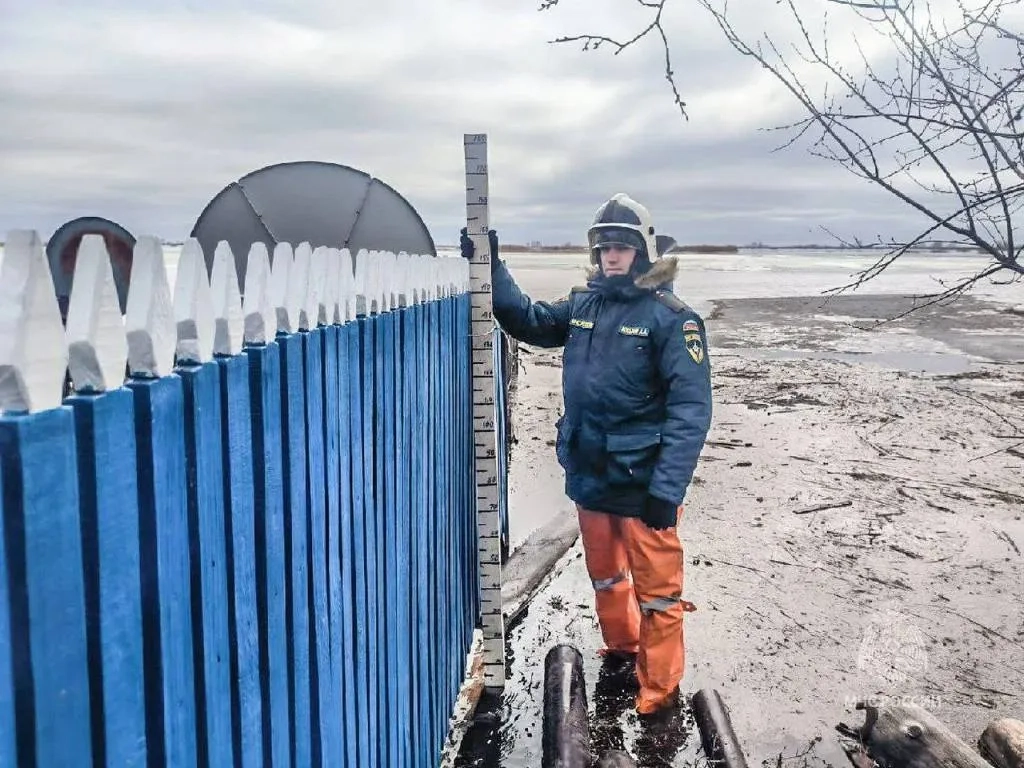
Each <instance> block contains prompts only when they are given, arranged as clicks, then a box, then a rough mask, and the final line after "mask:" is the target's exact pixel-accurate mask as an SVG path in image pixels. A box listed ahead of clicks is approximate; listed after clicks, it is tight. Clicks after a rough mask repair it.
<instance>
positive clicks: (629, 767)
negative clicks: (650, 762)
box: [597, 749, 636, 768]
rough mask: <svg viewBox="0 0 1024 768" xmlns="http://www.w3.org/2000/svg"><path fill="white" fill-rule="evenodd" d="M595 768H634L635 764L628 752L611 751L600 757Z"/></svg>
mask: <svg viewBox="0 0 1024 768" xmlns="http://www.w3.org/2000/svg"><path fill="white" fill-rule="evenodd" d="M597 768H636V763H635V762H633V758H632V757H630V756H629V753H628V752H623V751H622V750H621V749H613V750H610V751H608V752H605V753H604V754H603V755H601V759H600V760H598V761H597Z"/></svg>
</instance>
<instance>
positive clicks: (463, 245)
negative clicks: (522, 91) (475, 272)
mask: <svg viewBox="0 0 1024 768" xmlns="http://www.w3.org/2000/svg"><path fill="white" fill-rule="evenodd" d="M487 242H488V243H489V244H490V247H491V272H492V273H493V272H494V267H495V266H496V265H497V263H498V233H497V232H495V231H494V230H493V229H491V230H488V232H487ZM459 250H460V251H461V252H462V258H464V259H472V258H473V254H475V253H476V246H475V245H473V241H472V240H470V238H469V233H468V232H467V231H466V227H463V228H462V229H461V230H459Z"/></svg>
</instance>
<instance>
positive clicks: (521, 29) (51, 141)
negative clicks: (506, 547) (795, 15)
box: [0, 0, 913, 243]
mask: <svg viewBox="0 0 1024 768" xmlns="http://www.w3.org/2000/svg"><path fill="white" fill-rule="evenodd" d="M4 1H6V2H10V3H15V2H16V3H18V5H17V6H13V5H12V10H5V11H4V26H3V28H2V29H0V125H2V126H3V130H2V131H0V169H2V173H0V231H6V230H8V229H11V228H15V227H34V228H37V229H39V230H40V231H41V232H42V234H43V235H44V236H47V235H49V234H50V233H51V232H52V231H53V229H54V228H55V227H56V226H58V225H59V224H60V223H62V222H63V221H65V220H67V219H69V218H72V217H74V216H78V215H83V214H88V213H93V214H98V215H104V216H108V217H110V218H113V219H115V220H118V221H120V222H121V223H123V224H124V225H125V226H127V227H128V228H129V229H131V230H133V231H134V232H136V233H138V234H141V233H144V232H149V233H156V234H160V235H162V236H165V237H168V238H181V237H184V236H185V235H187V233H188V231H189V230H190V229H191V226H192V224H193V223H194V221H195V218H196V217H197V216H198V215H199V212H200V211H201V210H202V208H203V206H204V205H205V204H206V202H207V201H208V200H209V199H210V198H212V197H213V196H214V195H215V194H216V193H217V192H218V191H219V190H220V189H221V188H222V187H223V186H224V185H226V184H228V183H230V182H231V181H233V180H235V179H237V178H238V177H240V176H242V175H244V174H245V173H247V172H249V171H251V170H254V169H256V168H259V167H261V166H264V165H267V164H271V163H276V162H283V161H290V160H305V159H316V160H327V161H332V162H339V163H343V164H347V165H352V166H354V167H357V168H360V169H362V170H365V171H367V172H369V173H371V174H374V175H376V176H378V177H380V178H382V179H383V180H385V181H387V182H388V183H389V184H391V185H392V186H394V187H395V188H396V189H398V190H399V191H400V192H401V193H402V194H404V195H405V196H406V197H407V198H408V199H409V200H410V201H411V202H412V203H413V205H414V206H415V207H416V208H417V209H418V210H419V211H420V213H421V214H422V216H423V218H424V219H425V221H426V222H427V224H428V226H429V227H430V228H431V230H432V232H433V235H434V237H435V239H436V240H437V241H438V242H442V243H451V242H454V241H455V240H456V239H457V233H458V229H459V227H460V226H462V225H463V224H464V216H465V212H464V202H465V201H464V192H463V188H464V184H463V181H464V180H463V156H462V134H463V133H465V132H477V131H485V132H487V133H488V134H489V139H490V169H491V179H490V180H491V202H492V224H493V225H494V226H496V227H497V228H498V229H499V230H500V231H501V232H502V237H503V239H504V240H506V241H508V242H511V241H525V240H531V239H540V240H543V241H545V242H563V241H567V240H571V241H574V242H582V240H583V234H584V232H585V230H586V225H587V222H588V221H589V219H590V217H591V215H592V214H593V211H594V210H595V209H596V208H597V206H598V205H599V204H600V202H601V201H602V200H603V199H605V198H606V197H608V196H609V195H611V194H613V193H614V192H617V191H626V192H629V193H630V194H632V195H633V196H634V197H636V198H637V199H639V200H641V201H642V202H644V203H645V204H646V205H647V206H648V207H649V208H650V209H651V211H652V214H653V215H654V216H655V217H656V220H657V222H658V224H659V227H660V228H661V229H662V230H663V231H667V232H672V233H674V234H676V235H677V236H678V237H679V238H680V240H683V241H687V242H694V241H702V242H740V243H744V242H749V241H751V240H755V239H760V240H764V241H768V242H773V241H774V242H778V241H790V242H792V241H809V240H819V241H820V240H822V239H824V238H823V235H822V233H821V231H820V229H819V227H820V226H821V225H825V226H828V227H830V228H833V229H836V230H839V231H841V232H842V234H844V235H851V236H852V235H860V236H865V237H872V236H874V235H876V234H885V235H888V234H890V233H894V232H896V231H899V232H905V231H908V228H909V227H911V226H912V225H913V219H912V218H911V216H910V214H909V213H907V212H906V211H905V210H903V209H900V208H898V207H896V206H895V204H894V202H893V201H891V200H890V199H889V198H887V197H885V196H884V195H883V194H882V193H880V192H878V191H876V190H872V189H871V188H869V187H867V186H865V185H864V184H863V183H862V182H859V181H857V180H855V179H852V178H851V177H850V176H849V175H848V174H846V173H845V172H843V171H841V170H839V169H837V168H835V167H833V166H830V165H829V164H827V163H825V162H822V161H820V160H817V159H814V158H811V157H809V156H808V155H807V154H806V153H805V152H804V151H803V150H801V149H792V150H789V151H786V152H783V153H778V154H773V153H771V152H770V150H771V148H772V147H773V146H775V145H776V144H777V143H778V142H779V140H780V137H779V136H777V135H766V134H765V133H763V132H761V131H759V128H763V127H767V126H771V125H775V124H778V123H780V122H784V121H785V120H787V119H791V118H793V117H795V116H797V115H798V114H799V113H798V112H797V111H796V110H795V109H794V107H793V103H792V101H791V99H789V98H788V97H787V96H786V95H785V94H784V93H783V92H781V90H780V89H779V88H778V87H777V86H776V85H775V84H774V83H772V82H771V81H770V80H769V79H767V77H766V75H765V73H763V72H762V71H760V70H759V69H758V68H757V67H756V66H754V65H753V64H752V63H751V62H750V61H748V60H743V59H742V58H741V57H739V56H738V55H736V54H735V53H734V52H732V51H731V49H729V48H728V47H727V46H726V45H725V43H724V41H723V40H722V38H721V34H720V33H719V32H718V31H717V28H716V27H714V25H713V23H712V22H711V20H710V19H708V18H707V17H706V16H704V15H702V14H701V12H700V11H699V9H697V7H696V6H694V5H693V4H692V3H690V4H688V3H683V2H677V3H676V4H675V5H674V6H673V10H672V11H671V13H670V14H669V15H667V16H666V24H667V25H668V27H669V30H670V33H671V34H672V39H673V41H674V49H673V52H674V56H675V60H674V65H675V70H676V72H677V75H678V79H679V83H680V85H681V87H682V88H683V90H684V96H685V97H686V98H687V101H688V102H689V104H690V113H691V120H690V121H689V122H684V121H683V120H682V119H681V118H680V116H679V114H678V111H677V110H676V109H675V107H674V106H673V105H672V103H671V96H670V92H669V90H668V86H667V84H666V82H665V80H664V77H663V66H664V64H663V61H662V58H661V57H662V52H661V50H660V48H659V47H658V46H657V45H656V44H655V43H654V41H653V40H652V41H651V44H644V45H641V46H638V47H636V48H633V49H629V50H627V51H625V52H623V53H622V54H621V55H618V56H614V55H612V53H611V51H609V50H598V51H594V52H586V53H583V52H580V51H579V47H578V46H572V45H557V46H555V45H549V44H548V42H547V41H548V40H550V39H552V38H555V37H557V36H559V35H566V34H575V33H579V32H593V33H599V34H608V35H613V36H617V37H628V36H629V35H630V34H631V33H632V32H633V30H634V29H636V28H638V25H642V24H643V22H644V16H643V15H642V10H643V9H642V8H640V6H639V4H637V5H635V6H634V5H633V4H623V3H621V2H615V0H586V2H583V0H563V1H562V4H560V5H559V6H558V7H557V8H555V9H553V10H551V11H547V12H544V13H538V12H537V11H536V2H535V0H489V2H487V3H479V2H473V1H471V0H432V1H431V2H429V3H427V2H424V3H409V2H407V1H405V0H403V1H400V0H372V2H371V1H370V0H365V1H364V2H359V3H345V4H341V3H330V2H326V0H325V1H323V2H320V1H314V2H304V3H302V4H295V5H294V7H289V6H290V5H291V4H289V3H285V2H284V1H283V0H280V1H278V0H258V2H253V1H252V0H246V2H242V1H241V0H212V1H208V2H203V3H199V2H193V3H191V4H188V3H184V4H175V5H174V8H165V7H164V5H165V4H157V3H140V2H138V0H133V2H127V0H123V1H122V2H114V1H113V0H106V1H105V2H94V3H90V4H89V5H88V6H83V5H82V4H80V3H72V2H53V1H52V0H50V1H47V0H39V1H38V2H36V3H33V4H31V5H30V4H28V3H25V4H21V3H20V0H0V2H4ZM808 1H810V0H808ZM734 5H737V6H739V5H742V4H741V3H738V2H734ZM772 5H774V4H772ZM746 6H747V7H748V8H751V9H757V10H754V11H753V12H752V16H751V18H752V19H753V22H755V23H756V24H758V25H760V27H761V28H768V29H776V27H778V25H779V24H781V21H780V17H779V16H778V14H777V11H776V10H771V9H768V8H766V7H765V4H764V3H763V0H761V2H758V1H757V0H748V2H747V3H746ZM624 9H625V10H624ZM626 14H632V15H626ZM779 28H781V27H779Z"/></svg>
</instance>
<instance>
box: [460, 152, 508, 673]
mask: <svg viewBox="0 0 1024 768" xmlns="http://www.w3.org/2000/svg"><path fill="white" fill-rule="evenodd" d="M463 140H464V152H465V163H466V168H465V170H466V231H467V233H468V234H469V235H470V238H471V239H472V240H473V244H474V246H475V250H476V253H475V255H474V257H473V258H472V259H470V260H469V261H470V264H469V273H470V274H469V277H470V284H469V294H470V301H471V304H470V306H471V312H470V329H471V334H472V350H473V352H472V357H471V363H472V368H471V376H472V379H471V385H472V389H473V431H474V462H475V465H476V466H475V475H476V494H475V496H476V508H477V526H476V529H477V553H478V562H479V568H480V573H479V580H480V584H481V606H480V609H481V614H482V621H481V624H482V628H483V634H484V637H483V647H484V653H483V657H484V658H483V661H484V684H485V685H487V686H497V687H504V683H505V664H504V659H505V641H504V622H503V617H502V613H501V545H500V539H501V520H500V517H499V503H498V502H499V498H498V493H499V488H498V460H497V451H496V444H497V435H496V433H495V418H496V416H495V408H494V402H495V389H496V382H495V380H494V369H495V364H494V350H493V347H494V344H493V342H492V340H491V335H492V334H493V333H494V327H495V326H494V312H493V309H492V299H491V296H492V286H491V271H490V270H491V266H490V261H491V258H492V254H491V253H490V242H489V238H488V232H489V230H490V226H489V225H490V211H489V209H488V203H489V200H490V189H489V184H488V163H487V134H484V133H467V134H465V135H464V136H463ZM494 256H496V254H494Z"/></svg>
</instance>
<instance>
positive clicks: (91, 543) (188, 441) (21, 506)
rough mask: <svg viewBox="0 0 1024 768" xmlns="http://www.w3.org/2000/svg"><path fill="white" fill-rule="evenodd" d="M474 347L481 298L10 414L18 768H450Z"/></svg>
mask: <svg viewBox="0 0 1024 768" xmlns="http://www.w3.org/2000/svg"><path fill="white" fill-rule="evenodd" d="M469 329H470V304H469V296H468V294H465V293H463V294H460V295H453V296H449V297H444V298H438V299H434V300H429V301H424V302H422V303H419V304H414V305H412V306H408V307H403V308H396V309H392V310H391V311H386V312H383V313H380V314H376V315H372V316H362V317H359V318H357V319H356V320H352V321H349V322H345V323H342V324H336V325H326V326H319V327H317V328H315V329H312V330H309V331H300V332H295V333H291V334H279V335H278V336H277V338H276V339H275V340H274V341H273V342H271V343H267V344H249V345H247V346H246V347H245V348H244V349H243V351H242V353H241V354H238V355H234V356H230V357H218V358H216V359H215V360H213V361H212V362H209V363H205V364H203V365H198V366H192V367H179V368H176V369H175V372H174V373H173V374H172V375H167V376H163V377H160V378H152V379H141V378H135V379H129V380H128V381H127V382H126V384H125V385H124V386H123V387H120V388H117V389H114V390H111V391H109V392H106V393H103V394H98V395H74V396H71V397H69V398H67V400H65V402H64V404H63V405H62V406H60V407H58V408H53V409H49V410H45V411H41V412H39V413H32V414H28V415H13V416H12V415H6V416H3V417H2V418H0V540H2V545H3V550H2V555H3V563H2V564H3V566H4V567H2V568H0V768H7V767H8V766H10V767H12V768H13V766H26V767H28V768H33V767H35V766H38V768H51V767H56V766H60V767H61V768H66V767H68V766H87V765H94V766H152V765H160V766H163V765H169V766H192V765H203V766H205V765H211V766H264V765H270V766H275V767H276V766H307V765H321V764H323V765H332V766H344V765H348V766H376V765H380V766H410V767H411V766H434V765H436V764H437V761H438V756H439V753H440V750H441V746H442V743H443V741H444V738H445V735H446V732H447V726H448V718H449V715H450V713H451V711H452V708H453V705H454V703H455V700H456V697H457V695H458V691H459V688H460V685H461V683H462V681H463V675H464V667H465V662H466V657H467V653H468V652H469V650H470V646H471V642H472V636H473V631H474V628H475V625H476V617H477V616H478V609H479V595H478V579H477V563H476V545H475V537H476V531H475V515H474V487H473V482H474V472H473V461H474V460H473V438H472V406H471V399H470V398H471V386H470V381H469V376H470V370H471V366H470V357H469V356H470V350H469V346H468V343H469ZM496 333H500V331H496ZM495 346H496V347H497V346H498V345H497V344H496V345H495ZM503 412H504V409H503V408H501V409H499V414H501V413H503ZM502 422H503V419H501V418H499V423H502ZM499 454H500V455H503V451H499ZM502 496H503V497H504V493H503V494H502ZM503 516H504V517H505V521H506V522H507V513H506V512H505V510H504V508H503Z"/></svg>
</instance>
